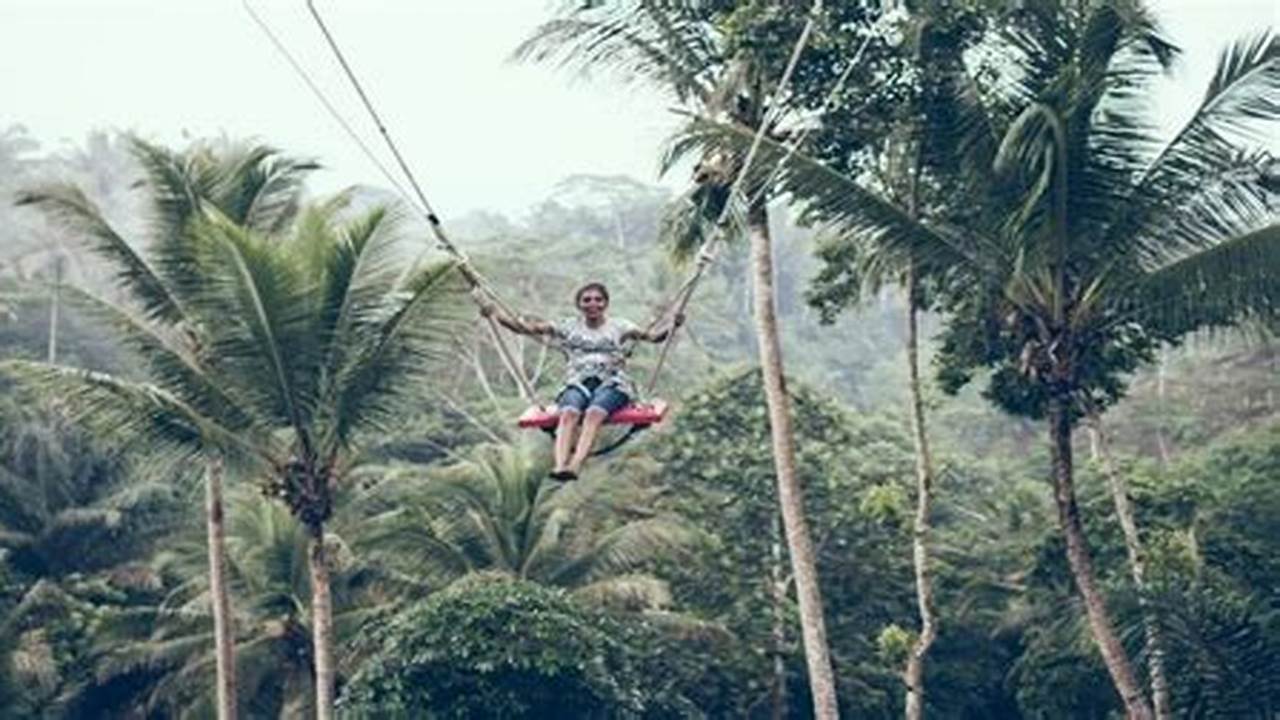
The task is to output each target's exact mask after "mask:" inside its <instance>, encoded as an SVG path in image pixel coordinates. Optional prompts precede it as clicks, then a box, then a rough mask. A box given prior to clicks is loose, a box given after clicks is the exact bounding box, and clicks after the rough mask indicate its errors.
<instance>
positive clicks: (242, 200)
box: [210, 145, 320, 234]
mask: <svg viewBox="0 0 1280 720" xmlns="http://www.w3.org/2000/svg"><path fill="white" fill-rule="evenodd" d="M319 167H320V165H319V164H318V163H316V162H314V161H311V160H301V159H295V158H291V157H288V156H285V155H283V154H282V153H281V152H280V151H278V150H276V149H275V148H272V147H268V146H265V145H251V146H247V147H241V148H236V149H235V150H233V151H232V152H229V153H227V154H226V155H225V156H222V157H219V159H218V163H217V184H216V186H215V192H214V195H213V196H212V197H211V198H210V200H211V201H212V202H213V204H214V205H215V206H216V207H217V208H218V209H219V210H220V211H221V212H223V213H224V214H226V215H227V217H229V218H231V219H232V220H233V221H234V222H235V223H236V224H238V225H242V226H244V227H246V228H248V229H250V230H254V231H256V232H261V233H266V234H275V233H279V232H282V231H283V230H285V229H286V227H287V226H288V225H289V223H291V222H292V221H293V219H294V217H295V216H296V215H297V214H298V207H299V204H300V203H301V200H302V192H303V183H304V182H305V181H306V177H307V175H308V174H309V173H310V172H311V171H313V170H317V169H319Z"/></svg>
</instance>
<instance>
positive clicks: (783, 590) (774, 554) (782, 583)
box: [769, 517, 787, 720]
mask: <svg viewBox="0 0 1280 720" xmlns="http://www.w3.org/2000/svg"><path fill="white" fill-rule="evenodd" d="M773 524H774V530H773V532H774V538H775V539H774V541H773V547H772V548H771V552H770V560H771V563H770V567H769V600H770V601H771V603H772V607H771V608H770V610H772V611H773V627H772V629H771V632H770V636H771V637H770V638H769V640H770V644H771V645H772V650H773V681H772V684H771V685H770V688H769V699H770V703H771V704H772V705H773V709H772V711H771V713H770V715H769V717H770V718H771V720H785V719H786V717H787V664H786V657H785V653H786V643H787V614H786V611H785V610H784V609H783V608H784V605H785V604H786V601H787V578H786V570H785V569H783V567H782V563H783V560H782V518H781V517H775V520H774V523H773Z"/></svg>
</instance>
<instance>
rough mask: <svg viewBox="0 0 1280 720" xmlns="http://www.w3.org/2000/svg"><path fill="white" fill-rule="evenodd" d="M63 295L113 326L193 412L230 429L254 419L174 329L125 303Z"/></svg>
mask: <svg viewBox="0 0 1280 720" xmlns="http://www.w3.org/2000/svg"><path fill="white" fill-rule="evenodd" d="M68 300H69V301H70V302H72V303H74V304H76V305H77V306H78V307H79V308H81V309H82V310H83V311H85V312H86V314H88V316H89V317H91V318H94V319H96V320H98V321H100V322H103V323H104V324H106V325H108V326H110V327H111V328H113V329H114V330H115V332H116V335H117V337H118V338H119V339H120V340H121V342H122V343H123V344H124V345H125V346H127V347H129V348H130V349H132V350H133V351H135V352H136V353H137V355H138V357H139V359H141V360H142V361H143V362H144V363H145V364H146V368H147V374H148V376H149V377H150V378H151V379H152V381H153V382H154V383H156V384H157V385H158V386H159V387H162V388H165V389H166V390H168V391H169V392H171V393H173V395H174V396H175V397H178V398H181V399H182V400H183V402H185V403H187V404H188V405H189V406H191V407H192V408H193V409H194V410H195V411H197V412H199V413H201V414H203V415H206V416H207V417H209V418H210V419H212V420H214V421H216V422H217V423H218V424H219V425H221V426H222V427H224V428H226V429H228V430H231V431H241V430H244V429H246V428H248V427H250V426H251V425H253V424H254V422H255V420H254V418H253V417H252V416H251V415H250V414H249V413H248V412H247V411H246V408H245V407H244V405H243V403H239V402H237V401H236V400H234V399H233V398H232V397H231V396H230V395H229V394H228V392H230V391H233V390H234V385H233V384H231V383H228V382H226V381H225V380H224V379H220V378H218V377H216V376H213V375H211V373H210V371H209V369H208V368H205V367H202V366H201V364H200V362H199V360H198V359H197V358H196V357H194V356H192V355H191V354H190V353H189V352H188V351H187V350H186V349H184V348H183V347H182V342H181V341H180V339H179V338H178V337H176V335H175V334H174V333H171V332H168V331H166V330H165V329H164V328H161V327H157V326H156V325H154V324H152V323H147V322H145V321H143V320H142V319H140V318H137V317H134V316H133V315H132V313H130V312H129V311H128V310H127V309H126V308H123V307H120V306H118V305H116V304H114V303H112V302H111V301H109V300H106V299H105V298H102V297H98V296H96V295H94V294H92V293H90V292H88V291H86V290H81V289H77V288H73V289H70V290H68Z"/></svg>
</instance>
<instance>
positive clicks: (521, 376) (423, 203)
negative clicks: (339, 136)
mask: <svg viewBox="0 0 1280 720" xmlns="http://www.w3.org/2000/svg"><path fill="white" fill-rule="evenodd" d="M307 10H308V11H310V13H311V17H312V18H313V19H314V20H315V23H316V25H317V26H318V27H319V28H320V32H321V34H323V35H324V39H325V42H326V43H327V44H328V46H329V49H330V51H332V52H333V55H334V57H335V58H336V59H337V61H338V64H339V65H340V66H341V67H342V72H343V74H345V75H346V77H347V80H348V81H349V82H350V83H351V86H352V88H354V89H355V91H356V94H357V95H358V96H359V98H360V102H361V104H363V105H364V109H365V111H366V112H368V114H369V117H370V118H371V119H372V120H373V122H374V125H375V126H377V128H378V133H379V134H380V135H381V136H382V140H383V142H384V143H385V144H386V146H387V148H388V149H389V150H390V151H391V154H392V156H393V157H395V160H396V164H397V165H399V167H400V172H401V173H402V174H403V175H404V177H405V179H407V180H408V181H409V186H410V187H412V188H413V192H414V194H415V195H416V196H417V199H418V202H419V203H420V205H419V206H418V209H419V210H420V211H421V212H422V213H423V215H424V217H425V218H426V220H427V225H428V226H429V227H430V228H431V233H432V235H434V236H435V239H436V242H437V243H438V244H439V245H440V247H441V248H443V249H444V250H445V251H446V252H448V253H449V254H450V255H452V256H453V257H454V259H456V260H457V262H458V270H459V272H461V273H462V276H463V277H464V278H466V280H467V282H468V284H470V285H471V288H472V290H473V297H474V298H475V300H476V302H477V303H478V304H480V305H482V306H483V301H482V299H481V298H480V297H475V293H476V292H479V293H481V294H483V295H485V296H487V297H488V299H489V300H491V301H492V302H494V303H495V304H497V305H498V306H500V307H502V309H503V310H504V311H505V312H507V313H509V314H513V313H512V311H511V309H510V307H509V306H507V304H506V303H505V302H503V301H502V298H501V297H500V296H499V295H498V293H497V292H496V291H494V289H493V288H492V287H491V286H490V285H489V284H488V283H487V282H486V281H485V279H484V277H483V276H481V275H480V273H479V272H478V271H477V270H476V269H475V268H474V267H472V265H471V260H470V259H469V258H468V257H467V256H466V255H465V254H463V252H462V251H461V250H460V249H459V248H458V246H457V245H455V244H454V243H453V241H452V240H450V239H449V236H448V235H447V234H445V231H444V225H443V224H442V223H441V222H440V216H439V215H437V214H436V212H435V209H434V208H432V207H431V202H430V201H429V200H427V196H426V193H424V192H423V190H422V185H421V184H420V183H419V182H418V178H417V177H416V176H415V175H414V174H413V170H412V169H411V168H410V167H409V164H408V163H407V162H406V161H405V159H404V155H402V154H401V153H400V148H399V146H397V145H396V142H395V140H394V139H393V138H392V137H391V133H390V132H389V131H388V130H387V126H386V124H385V123H384V122H383V121H382V116H381V115H379V114H378V111H377V109H376V108H375V107H374V105H373V102H372V101H371V100H370V99H369V95H368V94H367V93H366V92H365V90H364V85H363V84H362V83H361V82H360V80H359V78H357V77H356V74H355V71H354V70H353V69H352V67H351V64H350V63H348V62H347V58H346V55H345V54H343V52H342V49H341V48H340V47H339V46H338V42H337V40H336V39H335V38H334V36H333V33H332V32H330V31H329V26H328V25H327V24H326V23H325V21H324V18H323V17H322V16H321V15H320V11H319V10H318V9H316V4H315V0H307ZM402 194H403V192H402ZM484 319H485V324H486V325H487V326H488V329H489V335H490V337H491V338H492V339H493V342H494V345H495V346H496V347H497V348H498V354H499V355H500V356H501V358H502V363H503V365H505V366H506V369H507V372H508V373H510V374H511V376H512V377H514V378H515V380H516V383H517V385H518V386H519V387H520V393H521V395H523V396H524V399H525V400H526V401H527V402H529V403H532V404H535V405H536V404H538V398H537V391H535V390H534V388H533V383H531V382H530V381H529V377H528V376H527V375H525V373H524V368H523V366H522V365H521V364H520V363H519V362H518V361H517V360H516V357H515V355H514V353H512V351H511V348H510V347H509V346H508V345H507V341H506V339H505V338H504V337H503V336H502V333H501V331H500V330H499V328H498V322H497V320H495V319H494V318H493V316H492V315H489V314H485V315H484Z"/></svg>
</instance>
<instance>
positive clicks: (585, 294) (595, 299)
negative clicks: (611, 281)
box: [573, 282, 609, 320]
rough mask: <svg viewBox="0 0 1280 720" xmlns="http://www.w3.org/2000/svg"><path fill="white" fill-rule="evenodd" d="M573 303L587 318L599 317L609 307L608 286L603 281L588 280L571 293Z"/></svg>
mask: <svg viewBox="0 0 1280 720" xmlns="http://www.w3.org/2000/svg"><path fill="white" fill-rule="evenodd" d="M573 304H574V305H576V306H577V307H578V311H579V312H581V313H582V315H583V317H585V318H587V319H588V320H592V319H596V318H599V317H601V316H603V315H604V311H605V308H607V307H609V288H607V287H605V286H604V283H600V282H589V283H587V284H586V285H583V286H582V287H580V288H578V290H577V292H575V293H574V294H573Z"/></svg>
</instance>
